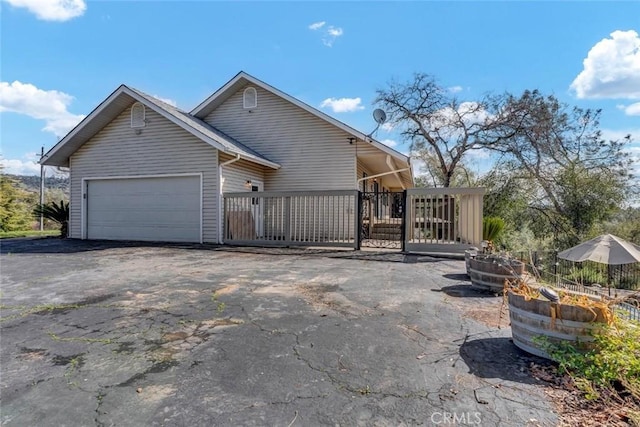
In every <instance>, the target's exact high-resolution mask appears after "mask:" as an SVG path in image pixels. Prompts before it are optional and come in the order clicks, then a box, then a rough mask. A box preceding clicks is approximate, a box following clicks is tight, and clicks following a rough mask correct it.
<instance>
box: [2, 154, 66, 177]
mask: <svg viewBox="0 0 640 427" xmlns="http://www.w3.org/2000/svg"><path fill="white" fill-rule="evenodd" d="M38 160H40V154H38V153H34V152H30V153H26V154H25V155H24V156H22V158H21V159H5V158H2V157H0V165H1V166H2V173H6V174H9V175H40V164H39V163H38ZM44 174H45V176H46V177H52V176H55V177H58V178H62V177H68V176H69V172H68V171H66V170H64V168H63V169H59V168H57V167H55V166H45V167H44Z"/></svg>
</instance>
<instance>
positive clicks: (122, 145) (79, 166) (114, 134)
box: [69, 107, 219, 242]
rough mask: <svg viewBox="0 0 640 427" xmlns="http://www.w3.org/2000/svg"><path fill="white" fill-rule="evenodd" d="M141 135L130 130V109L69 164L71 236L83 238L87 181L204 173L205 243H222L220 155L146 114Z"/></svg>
mask: <svg viewBox="0 0 640 427" xmlns="http://www.w3.org/2000/svg"><path fill="white" fill-rule="evenodd" d="M146 118H147V120H148V123H147V125H146V127H145V128H143V129H142V133H141V134H140V135H136V134H135V130H134V129H131V125H130V124H131V107H129V108H127V109H126V110H125V111H123V112H122V113H121V114H120V115H119V116H118V117H117V118H116V119H114V120H113V121H112V122H111V123H109V124H108V125H107V126H106V127H105V128H104V129H102V130H101V131H100V132H99V133H97V134H96V135H95V136H94V137H92V138H91V139H90V140H89V141H87V142H86V143H85V144H84V145H83V146H82V147H80V149H78V150H77V151H76V152H75V153H74V154H73V155H72V156H71V159H70V166H71V177H70V178H71V205H70V221H69V228H70V236H71V237H73V238H82V229H81V223H82V218H81V215H82V203H83V196H82V192H83V188H82V180H83V179H84V178H91V177H116V176H119V177H123V176H132V177H133V176H144V175H170V174H190V173H202V177H203V179H202V182H203V201H202V215H203V225H202V233H203V241H204V242H217V241H218V221H217V215H218V193H219V189H218V150H217V149H215V148H214V147H212V146H210V145H208V144H207V143H205V142H203V141H201V140H200V139H198V138H196V137H195V136H193V135H191V134H190V133H188V132H186V131H185V130H183V129H181V128H180V127H178V126H177V125H175V124H173V123H171V122H170V121H169V120H167V119H165V118H164V117H162V116H161V115H159V114H157V113H156V112H154V111H152V110H151V109H150V108H146Z"/></svg>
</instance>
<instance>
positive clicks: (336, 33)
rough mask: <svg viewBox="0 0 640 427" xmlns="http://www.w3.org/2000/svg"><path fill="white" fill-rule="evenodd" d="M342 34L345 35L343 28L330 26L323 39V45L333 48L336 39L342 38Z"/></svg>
mask: <svg viewBox="0 0 640 427" xmlns="http://www.w3.org/2000/svg"><path fill="white" fill-rule="evenodd" d="M342 34H344V31H343V30H342V28H340V27H334V26H329V28H327V31H326V33H325V35H324V37H323V38H322V44H324V45H325V46H327V47H332V46H333V43H334V42H335V41H336V39H337V38H338V37H340V36H342Z"/></svg>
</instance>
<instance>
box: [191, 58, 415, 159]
mask: <svg viewBox="0 0 640 427" xmlns="http://www.w3.org/2000/svg"><path fill="white" fill-rule="evenodd" d="M247 83H251V84H253V85H255V86H258V87H261V88H262V89H264V90H266V91H268V92H271V93H272V94H274V95H276V96H278V97H280V98H283V99H285V100H287V101H289V102H291V103H292V104H294V105H296V106H298V107H300V108H302V109H304V110H305V111H307V112H309V113H311V114H313V115H314V116H316V117H318V118H320V119H322V120H324V121H326V122H329V123H330V124H332V125H334V126H336V127H338V128H340V129H342V130H343V131H345V132H347V133H348V134H350V135H352V136H353V137H355V138H357V139H359V140H361V141H364V142H367V143H370V144H371V145H373V146H374V147H376V148H378V149H379V150H381V151H384V152H385V153H387V154H389V155H391V156H392V157H394V158H396V159H398V160H400V161H402V162H403V163H407V164H410V159H409V156H406V155H404V154H402V153H400V152H398V151H396V150H394V149H393V148H391V147H388V146H386V145H384V144H383V143H381V142H379V141H376V140H375V139H373V138H371V137H370V136H368V135H365V134H364V133H362V132H360V131H358V130H356V129H354V128H352V127H351V126H349V125H347V124H345V123H343V122H341V121H340V120H338V119H335V118H333V117H331V116H329V115H328V114H325V113H323V112H322V111H320V110H318V109H316V108H314V107H312V106H310V105H309V104H306V103H304V102H302V101H300V100H299V99H297V98H294V97H293V96H291V95H288V94H286V93H284V92H282V91H281V90H279V89H276V88H275V87H273V86H271V85H269V84H267V83H265V82H263V81H262V80H259V79H257V78H255V77H253V76H252V75H250V74H247V73H245V72H244V71H241V72H239V73H238V74H236V76H235V77H234V78H232V79H231V80H229V81H228V82H227V83H226V84H225V85H224V86H222V87H221V88H220V89H218V90H217V91H215V92H214V93H213V95H211V96H209V97H208V98H207V99H205V100H204V101H203V102H201V103H200V105H198V106H197V107H196V108H194V109H193V110H191V113H190V114H191V115H192V116H195V117H198V118H200V119H204V118H205V117H206V116H207V115H209V114H210V113H211V112H212V111H213V110H215V109H216V108H217V107H219V106H220V105H221V104H222V103H223V102H224V101H226V100H227V99H229V98H230V97H231V96H232V95H233V94H234V93H236V92H237V91H238V90H239V89H240V88H242V87H243V86H245V85H246V84H247Z"/></svg>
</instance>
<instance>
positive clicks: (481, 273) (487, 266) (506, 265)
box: [468, 255, 525, 292]
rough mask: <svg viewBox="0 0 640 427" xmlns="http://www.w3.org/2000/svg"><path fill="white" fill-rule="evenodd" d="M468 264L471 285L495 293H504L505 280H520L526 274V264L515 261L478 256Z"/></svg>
mask: <svg viewBox="0 0 640 427" xmlns="http://www.w3.org/2000/svg"><path fill="white" fill-rule="evenodd" d="M468 262H469V269H468V273H469V277H470V278H471V284H472V285H473V286H474V287H477V288H480V289H486V290H491V291H494V292H502V290H503V289H504V281H505V279H510V280H513V279H516V278H520V277H522V275H523V274H524V272H525V266H524V263H523V262H520V261H518V260H515V259H507V258H501V257H496V256H491V255H489V256H487V255H477V256H476V257H475V258H473V257H470V258H469V261H468Z"/></svg>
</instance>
